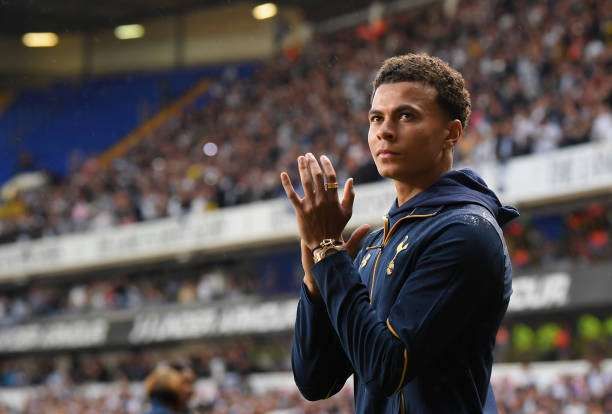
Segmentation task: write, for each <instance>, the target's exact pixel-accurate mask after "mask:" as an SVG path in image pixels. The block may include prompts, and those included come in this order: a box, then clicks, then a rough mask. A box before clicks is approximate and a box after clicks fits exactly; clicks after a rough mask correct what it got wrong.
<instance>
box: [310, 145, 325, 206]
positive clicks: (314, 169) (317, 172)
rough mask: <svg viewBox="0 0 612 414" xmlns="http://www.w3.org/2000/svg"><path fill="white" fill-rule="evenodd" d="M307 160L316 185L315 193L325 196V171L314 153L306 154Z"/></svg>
mask: <svg viewBox="0 0 612 414" xmlns="http://www.w3.org/2000/svg"><path fill="white" fill-rule="evenodd" d="M306 161H307V162H308V168H309V170H310V175H311V176H312V180H313V185H314V194H315V196H316V197H323V196H324V193H325V189H324V188H323V186H324V179H323V171H322V170H321V167H320V166H319V163H318V162H317V159H316V158H315V156H314V155H312V153H310V152H309V153H308V154H306Z"/></svg>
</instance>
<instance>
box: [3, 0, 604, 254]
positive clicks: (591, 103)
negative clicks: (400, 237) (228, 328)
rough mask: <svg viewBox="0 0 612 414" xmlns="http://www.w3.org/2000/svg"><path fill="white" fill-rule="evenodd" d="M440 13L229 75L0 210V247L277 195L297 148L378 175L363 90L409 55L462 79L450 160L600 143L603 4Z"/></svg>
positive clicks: (418, 13) (422, 12)
mask: <svg viewBox="0 0 612 414" xmlns="http://www.w3.org/2000/svg"><path fill="white" fill-rule="evenodd" d="M444 4H446V6H443V5H444ZM452 4H453V2H440V3H436V4H435V5H429V4H428V5H427V6H426V7H422V8H419V9H417V10H412V11H410V13H405V14H397V15H393V16H389V17H387V18H385V19H384V20H382V21H378V22H376V23H375V24H372V25H364V26H359V27H357V28H352V29H350V30H344V31H341V32H338V33H334V34H330V35H317V37H316V38H315V39H314V40H313V41H312V42H311V43H309V44H308V45H306V46H304V48H303V49H301V50H298V49H291V50H289V51H286V52H287V53H284V54H280V55H279V56H278V57H277V58H275V59H274V60H273V61H270V62H268V63H264V64H263V65H262V66H261V67H260V69H259V70H258V72H257V74H256V75H255V76H254V77H253V78H251V79H246V80H237V79H235V78H234V77H233V76H232V72H231V70H228V72H227V74H226V76H225V77H224V78H223V79H221V80H219V81H218V82H217V83H216V84H215V85H214V86H212V87H211V89H210V91H209V93H210V96H211V98H212V100H211V102H210V103H209V104H208V105H207V106H205V107H204V109H203V110H199V109H193V110H191V111H188V112H187V113H185V114H183V115H182V116H179V117H177V118H175V119H172V120H171V121H170V122H169V123H168V124H167V125H165V126H164V127H163V128H160V129H159V130H157V131H155V132H154V133H152V134H151V136H149V137H148V138H147V139H144V140H143V141H141V142H140V143H139V144H138V145H137V146H136V147H134V148H132V149H131V150H130V151H129V152H128V153H126V154H124V155H123V156H120V157H118V158H116V159H114V160H113V162H112V163H111V164H110V165H109V166H106V165H103V164H102V163H100V162H99V160H98V159H96V158H90V159H87V160H85V161H84V162H79V163H77V164H76V165H75V166H74V168H73V171H72V173H71V174H69V176H68V177H65V178H62V179H57V180H53V181H52V182H51V183H50V184H49V185H45V186H43V187H41V188H39V189H36V190H30V191H25V192H21V193H19V194H18V195H17V196H16V197H15V198H12V199H10V200H8V201H5V203H4V205H3V208H2V211H1V212H0V242H4V243H7V242H14V241H17V240H24V239H34V238H38V237H42V236H52V235H58V234H64V233H68V232H76V231H85V230H94V229H99V228H106V227H109V226H115V225H124V224H130V223H134V222H139V221H145V220H152V219H156V218H160V217H168V216H180V215H181V214H185V213H188V212H191V211H202V210H205V209H211V208H218V207H225V206H231V205H236V204H240V203H246V202H250V201H255V200H261V199H267V198H271V197H275V196H277V195H279V194H280V192H281V189H280V186H279V180H278V174H279V172H280V171H283V170H288V171H292V174H294V175H295V167H294V164H295V158H296V156H297V155H298V154H299V153H303V152H304V151H306V150H308V151H312V152H314V153H317V154H319V153H327V154H329V155H330V156H331V158H332V160H333V161H334V163H335V165H336V166H337V167H338V170H339V177H340V179H341V180H344V179H346V178H348V177H351V176H352V177H354V178H355V182H356V183H357V184H359V183H364V182H367V181H372V180H376V179H378V178H379V177H378V174H377V173H376V171H375V169H374V167H373V164H372V163H371V161H370V156H369V150H368V148H367V143H366V140H365V136H366V130H367V119H366V111H367V108H368V104H369V94H370V88H369V81H370V79H371V78H372V75H373V71H374V70H375V69H376V67H377V65H378V64H379V63H380V62H382V60H383V59H384V58H385V57H387V56H390V55H394V54H399V53H406V52H409V51H420V50H424V51H427V52H429V53H431V54H434V55H437V56H440V57H442V58H444V59H446V60H448V61H449V62H451V63H452V64H453V65H454V66H455V67H456V68H457V69H459V70H460V71H461V72H462V73H463V74H464V76H465V78H466V79H467V81H468V84H469V85H468V86H469V89H470V91H471V94H472V101H473V112H472V119H471V126H470V127H469V129H468V131H467V133H466V137H465V139H463V140H462V142H461V144H460V146H459V148H458V150H457V151H456V157H457V161H458V162H459V163H461V164H471V165H476V164H478V163H480V162H487V161H499V162H505V161H506V160H508V159H509V158H511V157H513V156H519V155H524V154H529V153H540V152H545V151H550V150H553V149H555V148H559V147H564V146H568V145H574V144H580V143H584V142H588V141H612V133H611V131H612V114H611V112H610V103H611V102H610V100H611V99H612V98H611V96H612V95H611V93H610V87H611V77H610V76H609V67H610V58H611V57H612V51H611V50H610V48H607V47H606V43H605V42H606V41H607V40H608V39H609V38H610V36H611V34H612V33H611V32H612V26H611V25H610V24H609V13H606V2H605V1H603V2H602V1H596V0H588V1H585V0H560V1H555V2H550V1H544V0H538V1H518V2H509V1H488V0H462V1H461V2H460V3H459V6H458V7H452ZM449 6H450V7H449ZM205 144H207V145H205ZM203 151H204V154H203Z"/></svg>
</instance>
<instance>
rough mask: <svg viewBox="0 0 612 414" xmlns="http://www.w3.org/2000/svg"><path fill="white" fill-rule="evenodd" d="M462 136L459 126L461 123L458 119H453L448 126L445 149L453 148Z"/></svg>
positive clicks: (461, 129) (460, 126)
mask: <svg viewBox="0 0 612 414" xmlns="http://www.w3.org/2000/svg"><path fill="white" fill-rule="evenodd" d="M461 135H463V126H462V125H461V121H460V120H458V119H454V120H452V121H450V122H449V124H448V134H447V135H446V138H445V140H444V147H445V148H454V147H455V145H457V142H458V141H459V138H461Z"/></svg>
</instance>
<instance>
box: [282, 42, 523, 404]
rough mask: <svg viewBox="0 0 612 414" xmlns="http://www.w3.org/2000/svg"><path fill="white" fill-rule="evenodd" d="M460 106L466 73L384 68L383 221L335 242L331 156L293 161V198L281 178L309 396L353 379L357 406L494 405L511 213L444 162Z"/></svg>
mask: <svg viewBox="0 0 612 414" xmlns="http://www.w3.org/2000/svg"><path fill="white" fill-rule="evenodd" d="M470 109H471V103H470V97H469V93H468V91H467V90H466V88H465V82H464V80H463V77H462V76H461V74H459V73H458V72H457V71H455V70H454V69H452V68H451V67H450V66H448V64H446V63H445V62H444V61H442V60H440V59H437V58H434V57H431V56H428V55H425V54H418V55H417V54H409V55H404V56H397V57H393V58H390V59H388V60H386V61H385V62H384V63H383V65H382V67H381V68H380V69H379V71H378V73H377V75H376V79H375V80H374V84H373V96H372V100H371V109H370V111H369V123H370V128H369V133H368V143H369V146H370V151H371V154H372V157H373V158H374V162H375V164H376V167H377V169H378V172H379V173H380V174H381V175H382V176H383V177H385V178H388V179H390V180H391V181H392V182H393V184H394V185H395V192H396V200H395V202H394V203H393V205H392V206H391V209H390V210H389V212H388V213H387V215H386V216H385V218H384V227H383V228H382V229H379V230H376V231H373V232H369V228H368V227H367V226H361V227H359V228H358V229H357V230H355V232H354V233H353V234H352V235H351V237H350V238H349V239H348V241H346V242H344V241H343V239H342V231H343V230H344V228H345V226H346V224H347V222H348V221H349V219H350V217H351V214H352V205H353V200H354V190H353V182H352V179H349V180H348V181H347V183H346V184H345V186H344V192H343V197H342V200H339V198H338V192H337V188H338V183H337V177H336V173H335V170H334V167H333V166H332V163H331V161H330V160H329V158H327V157H326V156H321V157H320V159H319V160H317V159H316V158H315V157H314V155H313V154H311V153H308V154H306V155H304V156H300V157H298V160H297V161H298V170H299V176H300V181H301V184H302V188H303V189H304V196H303V197H301V196H299V195H298V194H297V193H296V192H295V190H294V188H293V185H292V183H291V180H290V177H289V175H288V174H287V173H285V172H283V173H282V174H281V181H282V184H283V187H284V188H285V191H286V193H287V196H288V198H289V200H290V202H291V203H292V205H293V207H294V210H295V213H296V218H297V224H298V229H299V233H300V236H301V241H302V264H303V267H304V272H305V276H304V284H303V288H302V293H301V297H300V301H299V304H298V309H297V319H296V325H295V337H294V344H293V350H292V366H293V373H294V377H295V381H296V383H297V386H298V388H299V389H300V391H301V392H302V394H303V395H304V396H305V397H306V398H307V399H309V400H319V399H323V398H328V397H329V396H331V395H333V394H335V393H337V392H338V391H339V390H340V389H342V387H343V385H344V383H345V381H346V380H347V378H348V377H349V376H350V375H351V374H354V381H355V386H354V389H355V406H356V411H357V413H377V414H383V413H394V414H397V413H420V414H423V413H479V412H486V413H495V412H497V408H496V404H495V398H494V396H493V391H492V388H491V387H490V376H491V367H492V363H493V348H494V344H495V333H496V331H497V329H498V327H499V324H500V321H501V320H502V318H503V316H504V314H505V312H506V309H507V306H508V302H509V299H510V294H511V266H510V259H509V257H508V253H507V248H506V245H505V241H504V238H503V234H502V231H501V228H500V227H501V226H503V225H504V224H505V223H507V222H508V221H510V220H512V219H513V218H515V217H517V216H518V212H517V210H516V209H515V208H513V207H505V206H503V205H502V204H501V203H500V201H499V199H498V198H497V196H496V195H495V194H494V193H493V192H492V191H491V190H490V189H489V188H488V187H487V186H486V184H485V182H484V181H483V180H482V179H481V178H480V177H479V176H478V175H477V174H476V173H475V172H473V171H471V170H467V169H466V170H458V171H457V170H452V161H453V148H454V147H455V145H456V144H457V141H458V140H459V139H460V138H461V136H462V133H463V131H464V130H465V128H466V126H467V123H468V120H469V115H470ZM319 161H320V163H319ZM368 233H369V234H368ZM359 244H361V248H359V249H357V246H358V245H359ZM352 253H356V255H355V256H354V257H353V255H352Z"/></svg>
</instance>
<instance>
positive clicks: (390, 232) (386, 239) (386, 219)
mask: <svg viewBox="0 0 612 414" xmlns="http://www.w3.org/2000/svg"><path fill="white" fill-rule="evenodd" d="M415 210H416V208H415V209H414V210H412V212H411V213H410V214H408V215H407V216H404V217H402V218H401V219H399V220H397V221H396V222H395V224H394V225H393V226H392V227H391V230H389V216H388V215H386V214H385V216H384V217H383V220H384V230H383V241H382V243H381V245H380V250H379V251H378V254H377V255H376V260H375V261H374V268H373V270H372V286H371V287H370V303H372V299H373V295H374V284H375V283H376V268H377V267H378V259H379V258H380V255H381V254H382V251H383V249H384V248H385V246H386V245H387V243H388V242H389V240H390V239H391V236H392V235H393V233H394V232H395V230H396V229H397V228H398V226H399V224H400V223H401V222H402V221H405V220H408V219H413V218H424V217H431V216H435V215H436V214H438V212H437V211H435V212H433V213H430V214H413V213H414V211H415ZM387 231H388V233H387Z"/></svg>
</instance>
